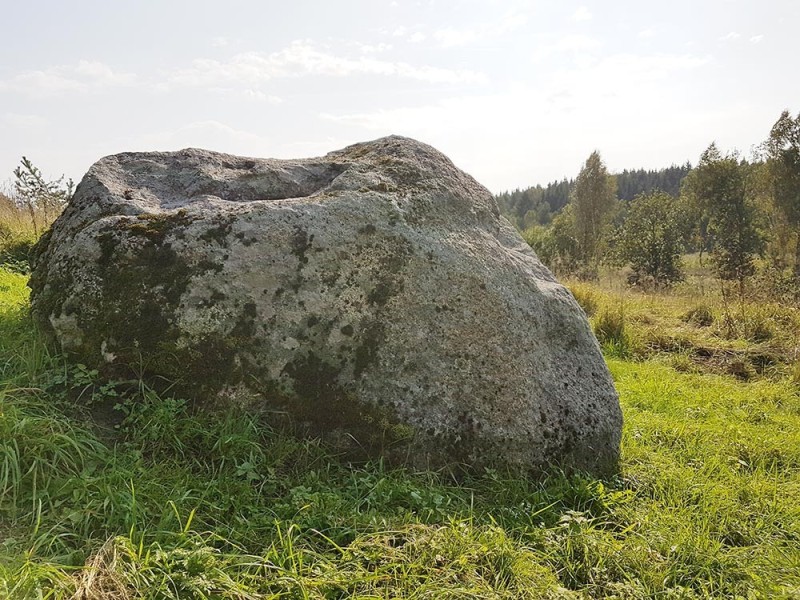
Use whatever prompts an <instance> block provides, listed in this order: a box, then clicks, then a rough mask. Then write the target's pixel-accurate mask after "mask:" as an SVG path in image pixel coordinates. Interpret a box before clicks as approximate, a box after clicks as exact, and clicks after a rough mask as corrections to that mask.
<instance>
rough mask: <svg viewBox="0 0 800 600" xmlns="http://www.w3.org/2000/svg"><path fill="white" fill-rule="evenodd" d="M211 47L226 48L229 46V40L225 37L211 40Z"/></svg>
mask: <svg viewBox="0 0 800 600" xmlns="http://www.w3.org/2000/svg"><path fill="white" fill-rule="evenodd" d="M211 45H212V46H213V47H214V48H224V47H225V46H227V45H228V38H226V37H224V36H218V37H215V38H211Z"/></svg>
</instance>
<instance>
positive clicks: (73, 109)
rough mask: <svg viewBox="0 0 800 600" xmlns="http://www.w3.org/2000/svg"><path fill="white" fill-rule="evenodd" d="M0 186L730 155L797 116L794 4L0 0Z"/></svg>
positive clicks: (498, 185)
mask: <svg viewBox="0 0 800 600" xmlns="http://www.w3.org/2000/svg"><path fill="white" fill-rule="evenodd" d="M0 14H1V15H2V17H3V21H4V27H3V36H2V45H1V46H0V181H2V180H4V179H6V178H10V177H11V172H12V170H13V169H14V167H15V166H16V164H18V162H19V159H20V157H21V156H22V155H25V156H27V157H28V158H30V159H31V160H32V161H33V162H34V164H36V165H38V166H40V167H41V168H42V170H43V171H44V172H45V174H47V175H49V176H58V175H60V174H61V173H65V174H66V175H68V176H71V177H73V178H74V179H75V180H76V181H77V180H78V179H80V177H81V176H82V175H83V173H84V172H85V171H86V169H87V168H88V167H89V166H90V165H91V164H92V163H93V162H94V161H95V160H97V159H98V158H100V157H102V156H105V155H107V154H113V153H116V152H122V151H127V150H171V149H179V148H184V147H187V146H196V147H203V148H209V149H213V150H219V151H224V152H230V153H234V154H243V155H250V156H261V157H284V158H294V157H305V156H318V155H321V154H324V153H325V152H328V151H330V150H334V149H337V148H340V147H343V146H345V145H347V144H350V143H354V142H358V141H363V140H368V139H374V138H377V137H381V136H384V135H388V134H392V133H396V134H400V135H406V136H411V137H414V138H417V139H419V140H422V141H424V142H427V143H429V144H432V145H433V146H435V147H437V148H438V149H440V150H442V151H443V152H444V153H446V154H447V155H448V156H450V158H452V159H453V161H454V162H455V163H456V164H457V165H458V166H459V167H461V168H463V169H464V170H466V171H467V172H469V173H471V174H472V175H474V176H475V177H476V178H477V179H478V180H479V181H481V182H482V183H484V184H485V185H486V186H487V187H489V189H491V190H492V191H494V192H498V191H501V190H505V189H511V188H515V187H526V186H528V185H532V184H535V183H546V182H548V181H551V180H555V179H560V178H562V177H564V176H567V177H574V176H575V175H576V174H577V172H578V170H579V169H580V166H581V164H582V162H583V161H584V160H585V159H586V157H587V156H588V155H589V154H590V153H591V152H592V150H594V149H598V150H599V151H600V153H601V155H602V156H603V158H604V160H605V161H606V164H607V165H608V167H609V168H610V169H611V170H612V171H617V170H622V169H624V168H637V167H646V168H658V167H665V166H669V165H670V164H672V163H684V162H686V161H687V160H690V161H692V163H695V162H696V161H697V159H698V157H699V155H700V153H701V152H702V150H703V149H704V148H706V147H707V146H708V144H709V143H711V142H712V141H715V140H716V141H717V143H718V145H719V146H720V147H721V148H723V149H732V148H734V147H735V148H738V149H739V150H741V151H743V152H744V153H748V152H749V151H750V148H751V146H753V145H754V144H757V143H759V142H761V141H762V140H763V139H764V138H766V136H767V134H768V133H769V129H770V127H771V125H772V124H773V123H774V122H775V120H776V119H777V118H778V116H779V115H780V112H781V111H782V110H783V109H787V108H788V109H789V110H791V111H792V113H793V114H795V113H797V112H798V111H800V77H798V72H800V51H798V31H800V1H798V0H758V1H755V0H692V1H688V0H672V1H670V2H664V1H658V2H655V1H650V0H619V1H617V0H614V1H612V0H606V1H605V2H600V1H597V2H594V1H580V0H579V1H575V2H572V1H570V0H565V1H562V2H545V1H543V0H530V1H526V0H508V1H505V2H500V1H492V0H483V1H479V0H466V1H465V0H460V1H455V0H450V1H445V0H424V1H420V2H417V1H404V0H394V1H392V0H327V1H324V2H323V1H303V0H294V1H291V0H282V1H281V2H273V1H262V2H256V1H244V0H226V1H225V2H220V1H217V2H211V1H206V0H192V1H185V0H180V1H178V0H159V1H155V0H139V1H136V2H132V1H127V2H124V1H111V0H103V1H99V0H97V1H87V0H73V1H72V2H64V1H50V2H45V1H37V0H26V1H22V0H13V1H10V0H0Z"/></svg>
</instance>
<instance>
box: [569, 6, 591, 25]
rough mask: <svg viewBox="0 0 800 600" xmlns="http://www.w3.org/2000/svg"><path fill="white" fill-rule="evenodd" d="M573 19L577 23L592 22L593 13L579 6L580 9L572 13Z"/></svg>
mask: <svg viewBox="0 0 800 600" xmlns="http://www.w3.org/2000/svg"><path fill="white" fill-rule="evenodd" d="M572 18H573V20H575V21H591V20H592V13H591V12H590V11H589V9H588V8H587V7H585V6H579V7H578V9H577V10H576V11H575V12H574V13H572Z"/></svg>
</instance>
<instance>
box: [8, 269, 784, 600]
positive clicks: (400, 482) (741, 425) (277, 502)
mask: <svg viewBox="0 0 800 600" xmlns="http://www.w3.org/2000/svg"><path fill="white" fill-rule="evenodd" d="M697 277H699V278H702V277H703V272H702V269H699V271H698V275H697ZM25 283H26V277H25V276H24V275H19V274H15V273H12V272H9V271H7V270H0V389H1V391H0V598H9V599H27V598H59V599H61V598H64V599H66V598H81V599H112V598H113V599H117V598H147V599H164V598H181V599H185V598H191V599H251V598H253V599H256V598H257V599H261V598H349V597H358V598H602V597H615V598H696V597H697V598H702V597H724V598H735V597H740V598H776V597H777V598H781V597H784V598H791V597H800V371H798V368H797V358H798V357H797V354H796V353H797V348H796V344H797V343H798V341H797V340H798V339H800V338H798V334H797V332H798V328H799V325H798V323H799V321H798V314H797V312H796V310H794V309H791V308H788V307H786V306H781V305H777V304H774V305H773V304H769V303H766V302H758V301H754V302H747V303H739V304H736V303H733V304H730V303H728V304H726V303H724V302H723V301H722V299H721V298H720V297H718V296H717V295H716V292H715V291H714V290H713V289H710V288H703V289H701V288H700V287H699V284H698V282H697V281H695V282H694V284H692V282H690V283H689V284H687V285H685V287H684V288H682V289H678V290H675V291H673V292H670V293H669V294H660V295H647V294H641V293H636V292H630V291H628V290H626V289H625V288H623V286H621V285H617V283H615V282H614V281H613V280H603V281H601V285H600V286H592V285H587V284H577V283H576V284H572V285H571V287H572V289H573V291H574V293H575V294H576V296H577V297H578V299H579V300H580V302H581V303H582V304H583V305H584V306H585V308H586V310H587V312H589V313H591V314H592V321H593V323H594V326H595V328H596V329H597V331H598V336H599V337H600V338H601V340H602V341H603V344H604V349H605V351H606V354H607V357H608V363H609V366H610V368H611V371H612V374H613V376H614V379H615V381H616V385H617V388H618V390H619V392H620V396H621V402H622V405H623V410H624V414H625V430H624V439H623V458H622V465H621V474H620V475H619V476H618V477H616V478H614V479H611V480H607V481H599V480H596V479H592V478H589V477H584V476H577V475H576V476H570V477H567V476H564V475H561V474H558V473H552V474H550V475H549V476H547V477H545V478H541V479H538V480H537V479H533V478H523V477H518V476H514V475H513V474H507V473H501V472H495V471H487V472H485V473H482V474H479V475H476V476H475V477H473V478H471V479H468V480H462V481H458V482H457V481H454V480H453V479H452V478H450V477H448V476H447V474H444V473H416V472H411V471H407V470H397V469H389V468H387V467H385V466H384V465H382V464H381V463H380V462H374V463H369V464H365V465H356V466H354V465H348V464H345V463H343V462H342V461H340V460H339V459H338V458H337V457H336V456H334V455H332V454H331V453H330V452H329V451H328V450H327V449H326V448H325V447H323V446H321V445H319V444H317V443H313V442H301V441H297V440H295V439H294V438H292V437H290V436H288V435H286V434H285V433H282V432H280V431H274V430H272V429H270V428H269V427H268V426H267V425H266V424H263V423H259V422H256V421H254V420H253V419H251V418H250V417H248V416H246V415H242V414H239V413H224V414H197V413H195V412H194V411H193V410H192V407H191V403H189V402H187V401H185V400H184V399H179V398H171V397H168V396H159V395H157V394H156V393H155V392H153V391H152V390H150V389H148V388H147V387H146V386H145V385H144V384H143V383H141V382H122V383H118V384H109V383H108V382H103V381H101V380H99V379H98V377H97V374H96V373H94V372H92V371H90V370H88V369H86V368H82V367H80V366H77V367H76V366H67V365H66V364H65V363H64V361H63V360H62V358H61V357H59V356H57V355H53V354H50V353H48V351H47V350H46V349H45V347H44V346H43V344H42V342H41V341H40V340H39V339H38V337H37V335H36V333H35V331H34V329H33V327H32V325H31V323H30V321H29V320H28V318H27V291H26V288H25ZM709 285H710V284H709ZM522 333H523V332H521V334H522ZM114 403H118V404H119V405H120V406H121V408H122V412H123V414H124V420H123V421H122V422H121V424H120V425H119V426H118V427H117V428H116V429H98V428H97V427H96V426H94V425H93V424H92V421H91V419H90V418H89V415H90V414H92V413H95V414H97V413H98V411H99V410H100V408H101V407H104V406H105V407H108V406H110V405H113V404H114Z"/></svg>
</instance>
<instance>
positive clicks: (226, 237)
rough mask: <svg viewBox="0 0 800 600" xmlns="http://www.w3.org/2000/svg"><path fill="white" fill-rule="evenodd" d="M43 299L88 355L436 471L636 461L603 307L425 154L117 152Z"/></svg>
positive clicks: (74, 212)
mask: <svg viewBox="0 0 800 600" xmlns="http://www.w3.org/2000/svg"><path fill="white" fill-rule="evenodd" d="M30 285H31V288H32V290H33V293H32V311H33V314H34V316H35V318H36V319H37V321H38V322H39V323H40V324H41V325H42V327H43V329H45V330H46V331H47V332H48V333H49V334H50V335H51V336H52V338H53V339H54V340H55V341H56V342H57V343H58V344H59V345H60V347H61V348H62V349H63V350H64V351H65V352H66V353H68V354H69V355H72V356H74V357H75V358H76V359H79V360H81V361H82V362H85V363H87V364H91V365H94V366H104V368H106V369H107V370H108V371H109V372H113V369H114V368H115V365H126V364H127V365H141V367H142V368H144V369H145V370H146V372H148V373H150V374H153V375H161V376H165V377H167V378H171V379H173V380H175V379H178V380H180V381H182V382H183V383H184V384H186V385H187V386H188V388H185V389H190V390H192V391H194V392H195V393H196V394H197V396H198V397H206V398H215V399H223V400H225V399H228V400H229V401H232V402H234V401H240V399H241V398H242V397H247V398H249V400H248V403H249V404H248V406H250V408H253V409H256V408H257V407H256V406H255V405H256V404H260V405H261V406H262V407H263V408H264V409H265V410H267V411H275V412H278V413H283V414H288V415H290V416H291V418H292V419H293V421H294V422H296V423H300V424H303V425H304V426H306V427H307V428H308V429H309V430H310V431H311V432H315V433H320V434H323V435H325V436H326V437H327V438H328V439H330V440H332V441H333V442H335V443H342V444H346V443H348V442H349V443H351V444H357V445H358V446H360V447H362V448H367V449H369V450H372V451H377V452H383V453H384V454H385V455H386V456H388V457H389V458H390V459H401V460H408V461H410V463H411V464H413V465H416V466H442V465H453V464H456V463H459V464H466V465H473V466H481V465H489V464H496V463H504V464H510V465H517V466H522V467H524V468H533V469H537V468H541V467H544V466H546V465H548V464H551V463H558V464H561V465H564V466H568V467H577V468H580V469H585V470H590V471H596V472H603V471H608V470H610V469H613V468H614V465H615V463H616V461H617V458H618V453H619V442H620V430H621V425H622V416H621V412H620V407H619V402H618V399H617V394H616V392H615V390H614V387H613V384H612V382H611V378H610V376H609V373H608V370H607V369H606V366H605V364H604V362H603V359H602V357H601V355H600V351H599V348H598V345H597V342H596V341H595V339H594V337H593V335H592V333H591V331H590V328H589V325H588V323H587V320H586V317H585V316H584V314H583V312H582V311H581V309H580V308H579V307H578V305H577V304H576V302H575V300H574V299H573V298H572V296H571V295H570V293H569V292H568V291H567V290H566V289H565V288H564V287H563V286H561V285H560V284H559V283H558V282H557V281H556V280H555V279H554V278H553V276H552V275H551V274H550V272H549V271H548V270H547V269H546V268H545V267H544V266H543V265H542V264H541V263H540V262H539V260H538V259H537V257H536V255H535V254H534V253H533V252H532V251H531V249H530V248H529V247H528V246H527V245H526V244H525V242H524V241H523V240H522V239H521V238H520V237H519V236H518V235H517V234H516V232H515V231H514V230H513V228H512V227H511V226H510V225H509V223H508V222H507V221H506V220H505V219H503V218H502V217H501V216H500V215H499V213H498V210H497V206H496V204H495V202H494V200H493V198H492V195H491V194H490V193H489V192H488V191H487V190H486V189H485V188H484V187H482V186H481V185H480V184H478V183H477V182H476V181H475V180H473V179H472V178H471V177H470V176H468V175H466V174H465V173H463V172H462V171H460V170H458V169H457V168H456V167H455V166H453V164H452V163H451V162H450V161H449V160H448V159H447V158H446V157H445V156H444V155H442V154H441V153H439V152H437V151H436V150H434V149H433V148H431V147H430V146H427V145H424V144H421V143H419V142H416V141H414V140H410V139H407V138H401V137H394V136H393V137H388V138H383V139H380V140H376V141H373V142H367V143H363V144H356V145H354V146H350V147H348V148H345V149H343V150H340V151H336V152H332V153H330V154H328V155H327V156H325V157H323V158H315V159H304V160H270V159H252V158H241V157H236V156H230V155H226V154H219V153H214V152H208V151H205V150H195V149H189V150H182V151H180V152H170V153H125V154H118V155H115V156H109V157H106V158H103V159H102V160H100V161H99V162H97V163H96V164H95V165H94V166H92V167H91V169H90V170H89V172H88V173H87V174H86V176H85V177H84V179H83V181H82V182H81V184H80V185H79V186H78V188H77V191H76V193H75V197H74V199H73V200H72V202H71V203H70V205H69V206H68V208H67V210H66V211H65V212H64V214H63V215H62V216H61V217H60V218H59V219H58V220H57V221H56V223H55V224H54V226H53V228H52V230H51V232H50V233H48V234H47V236H46V237H45V238H44V239H43V241H42V242H41V243H40V245H39V247H38V256H37V258H36V260H35V268H34V273H33V276H32V277H31V283H30Z"/></svg>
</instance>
